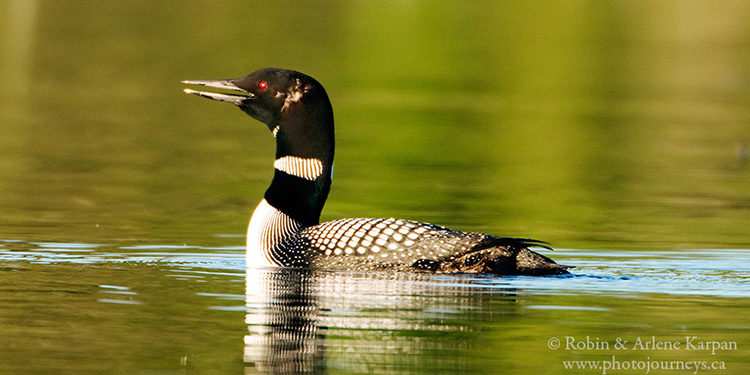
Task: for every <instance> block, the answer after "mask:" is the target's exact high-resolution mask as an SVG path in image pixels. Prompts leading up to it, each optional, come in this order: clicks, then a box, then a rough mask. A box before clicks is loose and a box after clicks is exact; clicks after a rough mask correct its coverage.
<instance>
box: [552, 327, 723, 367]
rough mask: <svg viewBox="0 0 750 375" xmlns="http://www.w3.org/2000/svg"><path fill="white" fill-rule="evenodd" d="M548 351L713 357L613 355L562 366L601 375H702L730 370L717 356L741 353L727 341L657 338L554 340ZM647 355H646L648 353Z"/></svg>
mask: <svg viewBox="0 0 750 375" xmlns="http://www.w3.org/2000/svg"><path fill="white" fill-rule="evenodd" d="M547 348H549V349H551V350H564V351H568V352H575V353H577V354H580V353H585V352H591V353H592V354H593V353H597V354H604V353H615V354H616V353H623V354H624V353H631V354H632V353H635V352H648V353H649V354H652V355H653V354H654V353H658V352H672V353H676V352H690V354H691V355H695V354H704V355H709V356H711V357H709V358H706V359H704V360H699V359H690V360H670V359H655V358H651V356H645V357H644V358H643V359H640V360H637V359H636V360H633V359H628V360H622V359H618V358H617V355H615V354H613V355H612V356H611V358H608V359H604V360H563V361H562V365H563V368H564V369H566V370H594V371H597V372H599V373H601V374H607V373H611V372H616V371H619V370H626V371H632V370H639V371H643V373H644V374H650V373H651V372H652V371H656V370H670V371H680V370H683V371H687V372H691V373H693V374H697V373H698V372H700V371H712V370H726V363H725V362H724V361H723V360H720V359H719V358H716V355H717V354H719V353H723V352H730V351H736V350H737V342H736V341H725V340H716V339H702V338H700V337H698V336H684V337H683V338H682V339H669V340H663V339H659V338H657V337H656V336H649V337H640V336H639V337H634V338H623V337H617V338H615V339H614V340H602V339H600V338H599V337H590V336H586V337H575V336H564V337H561V338H558V337H550V338H549V340H547ZM644 354H645V353H644Z"/></svg>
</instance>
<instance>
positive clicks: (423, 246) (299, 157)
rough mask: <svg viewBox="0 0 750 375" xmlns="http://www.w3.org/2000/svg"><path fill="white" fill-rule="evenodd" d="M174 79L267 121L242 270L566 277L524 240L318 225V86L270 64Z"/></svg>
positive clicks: (426, 228)
mask: <svg viewBox="0 0 750 375" xmlns="http://www.w3.org/2000/svg"><path fill="white" fill-rule="evenodd" d="M183 83H185V84H191V85H199V86H204V87H208V88H212V89H218V90H214V91H198V90H192V89H185V90H184V91H185V92H186V93H189V94H195V95H198V96H202V97H205V98H209V99H213V100H218V101H223V102H229V103H232V104H234V105H236V106H238V107H239V108H240V109H241V110H242V111H244V112H245V113H247V114H248V115H250V116H251V117H253V118H255V119H257V120H259V121H260V122H262V123H264V124H266V126H268V128H269V130H271V132H272V133H273V136H274V138H275V139H276V160H275V161H274V168H275V172H274V176H273V180H272V181H271V186H270V187H269V188H268V190H267V191H266V193H265V195H264V198H263V200H262V201H261V202H260V204H258V206H257V208H256V209H255V211H254V212H253V215H252V218H251V219H250V224H249V226H248V231H247V264H248V267H311V268H316V269H330V270H335V269H347V270H372V269H398V270H416V271H430V272H442V273H453V272H476V273H493V274H502V275H511V274H520V275H550V274H565V273H567V271H566V270H565V269H566V268H567V267H565V266H561V265H559V264H557V263H555V262H554V261H552V260H551V259H549V258H547V257H545V256H543V255H541V254H538V253H536V252H533V251H531V250H529V249H528V248H529V247H533V246H536V247H543V248H548V249H549V247H548V246H547V245H546V243H545V242H541V241H537V240H532V239H523V238H508V237H497V236H492V235H488V234H481V233H465V232H460V231H455V230H451V229H448V228H444V227H441V226H438V225H433V224H427V223H420V222H415V221H409V220H400V219H393V218H388V219H370V218H356V219H341V220H335V221H330V222H325V223H322V224H320V223H319V222H320V213H321V211H322V209H323V205H324V204H325V201H326V198H327V197H328V191H329V189H330V186H331V174H332V171H333V154H334V132H333V109H332V107H331V102H330V100H329V99H328V94H326V92H325V90H324V89H323V86H322V85H321V84H320V83H318V82H317V81H316V80H315V79H314V78H312V77H309V76H307V75H305V74H302V73H299V72H296V71H292V70H284V69H275V68H265V69H261V70H258V71H255V72H253V73H250V74H249V75H247V76H245V77H242V78H238V79H230V80H203V81H183ZM219 91H223V92H219Z"/></svg>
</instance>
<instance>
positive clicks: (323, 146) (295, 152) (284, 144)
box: [183, 68, 334, 226]
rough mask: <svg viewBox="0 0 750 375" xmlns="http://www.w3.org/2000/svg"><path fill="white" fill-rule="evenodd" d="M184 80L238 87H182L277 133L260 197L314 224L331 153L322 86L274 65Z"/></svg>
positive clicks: (328, 114)
mask: <svg viewBox="0 0 750 375" xmlns="http://www.w3.org/2000/svg"><path fill="white" fill-rule="evenodd" d="M183 83H186V84H193V85H200V86H206V87H210V88H215V89H220V90H226V91H230V92H236V93H237V94H228V93H215V92H206V91H196V90H191V89H185V92H186V93H190V94H195V95H198V96H202V97H205V98H209V99H214V100H218V101H223V102H229V103H232V104H235V105H236V106H237V107H239V108H240V109H241V110H242V111H243V112H245V113H247V114H248V115H250V116H251V117H253V118H255V119H256V120H258V121H260V122H262V123H264V124H266V126H268V129H269V130H271V132H272V133H273V136H274V137H275V138H276V162H275V163H274V167H275V169H276V171H275V174H274V178H273V181H272V182H271V186H270V187H269V188H268V190H267V191H266V194H265V200H266V201H267V202H268V203H269V204H271V205H272V206H273V207H275V208H277V209H279V210H281V211H282V212H284V213H285V214H287V215H289V216H290V217H292V218H293V219H295V221H297V222H298V223H299V224H300V225H302V226H310V225H315V224H317V223H318V222H319V220H320V212H321V211H322V209H323V205H324V204H325V201H326V198H327V196H328V191H329V189H330V186H331V173H332V167H333V153H334V132H333V109H332V107H331V101H330V100H329V99H328V94H327V93H326V91H325V89H324V88H323V86H322V85H321V84H320V83H318V81H316V80H315V79H314V78H312V77H310V76H307V75H305V74H302V73H299V72H296V71H293V70H286V69H276V68H265V69H260V70H257V71H255V72H253V73H250V74H248V75H246V76H244V77H242V78H237V79H228V80H205V81H183Z"/></svg>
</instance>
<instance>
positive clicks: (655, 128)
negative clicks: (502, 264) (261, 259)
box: [0, 0, 750, 374]
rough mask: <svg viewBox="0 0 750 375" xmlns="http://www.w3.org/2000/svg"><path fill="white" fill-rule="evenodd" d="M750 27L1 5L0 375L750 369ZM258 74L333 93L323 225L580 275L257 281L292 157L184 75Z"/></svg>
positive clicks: (713, 5) (679, 10)
mask: <svg viewBox="0 0 750 375" xmlns="http://www.w3.org/2000/svg"><path fill="white" fill-rule="evenodd" d="M747 19H750V3H748V2H742V1H737V2H720V3H717V2H709V1H705V2H703V1H696V2H677V3H674V2H668V1H656V2H654V1H642V2H638V1H635V2H634V1H622V2H583V1H581V2H564V3H560V2H536V1H534V2H494V1H487V2H481V1H480V2H472V4H463V3H462V2H451V1H441V2H433V1H424V2H423V1H408V2H407V1H404V2H385V3H381V2H379V3H374V2H373V3H371V2H362V1H355V2H350V1H340V2H336V1H334V2H316V3H314V4H312V5H307V4H306V5H304V6H303V5H302V4H298V3H295V2H271V3H265V2H246V1H234V2H229V1H225V2H203V1H194V2H180V3H174V4H172V3H166V2H165V3H156V4H153V3H151V2H145V1H127V2H99V1H75V2H73V1H69V2H67V1H54V2H53V1H31V0H25V1H23V0H20V1H9V0H5V1H0V51H2V52H0V374H48V373H57V374H80V373H85V374H182V373H194V374H231V373H235V374H238V373H266V372H279V373H283V372H288V373H294V372H328V373H337V374H349V373H405V374H406V373H408V374H411V373H446V374H448V373H450V374H453V373H457V372H463V373H503V374H528V373H540V374H559V373H581V374H602V373H605V372H606V373H607V374H665V373H666V374H695V373H699V374H714V373H717V374H746V373H748V372H750V360H748V358H750V355H748V354H750V349H749V348H750V336H749V335H748V333H747V332H749V330H750V317H748V316H750V315H749V314H748V311H749V309H748V308H750V234H749V233H750V231H748V228H750V188H748V183H749V182H750V163H749V162H748V151H747V148H748V143H750V65H749V64H748V61H750V48H749V47H748V46H750V28H748V26H747ZM264 66H279V67H287V68H294V69H298V70H301V71H304V72H306V73H308V74H311V75H313V76H314V77H316V78H318V79H319V80H320V81H321V82H322V83H323V84H324V85H325V86H326V88H327V90H328V92H329V95H330V97H331V99H332V101H333V105H334V110H335V113H336V126H337V129H336V131H337V153H336V168H335V177H334V184H333V190H332V193H331V196H330V198H329V203H328V204H327V206H326V209H325V210H324V213H323V215H324V217H323V219H324V220H330V219H337V218H342V217H357V216H368V217H379V216H380V217H391V216H392V217H400V218H407V219H415V220H421V221H427V222H433V223H437V224H442V225H446V226H449V227H453V228H456V229H462V230H467V231H480V232H487V233H493V234H503V235H511V236H531V237H534V238H540V239H544V240H547V241H550V242H551V243H552V244H553V245H554V246H555V247H556V248H557V250H556V251H555V252H554V253H552V254H550V256H552V257H553V258H555V259H556V260H558V261H559V262H561V263H564V264H569V265H573V266H575V267H576V268H575V270H574V275H572V276H567V277H546V278H530V277H490V276H481V275H480V276H476V275H453V276H446V275H440V276H435V275H412V274H403V273H354V272H351V273H347V272H337V273H329V272H303V271H289V270H281V271H270V270H267V271H257V272H246V270H245V264H244V256H243V255H244V254H243V248H242V245H243V243H244V237H243V233H244V231H245V227H246V225H247V220H248V218H249V215H250V213H251V212H252V210H253V208H254V206H255V204H256V203H257V201H258V200H259V199H260V197H261V196H262V194H263V191H264V190H265V188H266V186H267V183H268V181H269V180H270V177H271V174H272V169H271V165H272V164H271V163H272V157H273V147H274V146H273V142H272V138H271V136H270V135H269V134H268V130H267V129H266V128H265V126H263V125H261V124H259V123H254V122H252V121H251V120H250V119H249V118H246V116H245V115H243V114H242V113H241V112H239V111H237V110H234V109H233V108H229V106H224V105H220V104H218V103H213V102H209V101H206V100H199V99H197V98H194V97H188V96H186V95H184V94H182V92H181V88H182V86H181V85H180V83H179V82H180V80H183V79H207V78H230V77H236V76H240V75H244V74H246V73H248V72H250V71H252V70H255V69H257V68H260V67H264ZM618 344H619V345H618ZM570 361H591V362H590V363H589V364H588V365H589V366H598V367H596V368H591V367H587V368H586V369H579V368H578V367H576V366H586V363H584V362H580V363H573V362H570ZM596 361H599V362H596ZM689 361H697V362H689ZM670 366H671V367H670ZM695 366H697V369H696V367H695Z"/></svg>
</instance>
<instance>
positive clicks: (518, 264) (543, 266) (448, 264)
mask: <svg viewBox="0 0 750 375" xmlns="http://www.w3.org/2000/svg"><path fill="white" fill-rule="evenodd" d="M532 246H534V247H543V248H545V249H550V250H551V248H550V247H549V246H547V243H546V242H542V241H537V240H532V239H528V238H507V237H492V236H488V238H487V239H485V240H483V241H482V242H480V243H479V244H477V246H475V247H474V248H473V249H472V250H471V251H469V252H467V253H465V254H462V255H461V256H458V257H456V258H453V259H449V260H445V261H442V262H440V261H428V260H426V259H420V260H418V261H417V262H415V263H414V264H413V265H412V268H414V269H417V270H423V271H432V272H437V273H488V274H495V275H528V276H542V275H565V274H568V273H569V272H568V271H567V269H568V268H572V267H570V266H564V265H560V264H557V263H555V261H553V260H552V259H550V258H547V257H546V256H544V255H541V254H539V253H537V252H534V251H531V250H529V249H528V248H529V247H532Z"/></svg>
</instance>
